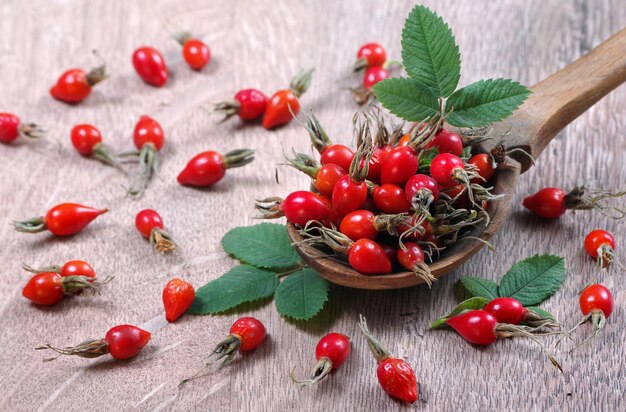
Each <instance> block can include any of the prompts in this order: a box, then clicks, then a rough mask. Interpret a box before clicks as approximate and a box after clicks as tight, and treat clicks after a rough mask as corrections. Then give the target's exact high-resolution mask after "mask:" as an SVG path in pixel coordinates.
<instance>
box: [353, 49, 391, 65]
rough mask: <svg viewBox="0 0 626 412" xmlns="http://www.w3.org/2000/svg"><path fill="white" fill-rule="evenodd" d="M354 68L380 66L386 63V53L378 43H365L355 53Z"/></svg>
mask: <svg viewBox="0 0 626 412" xmlns="http://www.w3.org/2000/svg"><path fill="white" fill-rule="evenodd" d="M356 58H357V66H358V67H356V68H365V67H376V66H382V65H383V64H385V62H386V61H387V51H386V50H385V48H384V47H383V46H381V45H380V44H378V43H367V44H364V45H363V46H361V48H360V49H359V51H358V52H357V53H356Z"/></svg>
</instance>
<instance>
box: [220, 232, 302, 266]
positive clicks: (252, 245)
mask: <svg viewBox="0 0 626 412" xmlns="http://www.w3.org/2000/svg"><path fill="white" fill-rule="evenodd" d="M222 247H224V250H225V251H226V252H227V253H228V254H230V255H232V256H234V257H235V258H237V259H239V260H241V261H242V262H244V263H247V264H249V265H253V266H257V267H261V268H266V269H287V268H291V267H294V266H296V265H298V264H299V263H300V258H299V257H298V254H297V253H296V251H295V250H294V249H293V247H291V240H290V239H289V236H288V235H287V228H286V227H285V226H284V225H279V224H275V223H260V224H258V225H254V226H245V227H236V228H234V229H232V230H231V231H229V232H228V233H226V234H225V235H224V237H223V238H222Z"/></svg>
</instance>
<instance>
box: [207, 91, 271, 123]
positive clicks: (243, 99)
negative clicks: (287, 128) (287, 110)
mask: <svg viewBox="0 0 626 412" xmlns="http://www.w3.org/2000/svg"><path fill="white" fill-rule="evenodd" d="M266 107H267V96H266V95H265V94H263V92H261V91H259V90H257V89H243V90H240V91H238V92H237V94H235V97H234V98H233V100H226V101H224V102H221V103H218V104H217V105H216V106H215V111H216V112H218V113H221V114H223V115H224V119H223V120H222V121H226V120H228V119H229V118H231V117H232V116H235V115H237V116H239V118H240V119H241V120H244V121H251V120H256V119H258V118H259V117H261V116H263V114H264V113H265V108H266Z"/></svg>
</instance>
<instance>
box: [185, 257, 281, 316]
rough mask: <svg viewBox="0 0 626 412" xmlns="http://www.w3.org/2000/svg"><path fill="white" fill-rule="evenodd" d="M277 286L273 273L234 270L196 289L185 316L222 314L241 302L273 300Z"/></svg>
mask: <svg viewBox="0 0 626 412" xmlns="http://www.w3.org/2000/svg"><path fill="white" fill-rule="evenodd" d="M278 284H279V281H278V276H276V274H275V273H273V272H270V271H268V270H263V269H259V268H255V267H254V266H250V265H241V266H236V267H234V268H232V269H231V270H229V271H228V272H226V273H224V274H223V275H222V276H221V277H219V278H217V279H215V280H213V281H211V282H209V283H207V284H206V285H204V286H202V287H200V288H198V290H196V298H195V299H194V301H193V304H192V305H191V308H189V310H188V311H187V312H188V313H191V314H194V315H208V314H214V313H220V312H224V311H226V310H228V309H231V308H234V307H235V306H237V305H240V304H242V303H244V302H252V301H255V300H258V299H263V298H267V297H270V296H272V294H273V293H274V291H275V290H276V288H277V287H278Z"/></svg>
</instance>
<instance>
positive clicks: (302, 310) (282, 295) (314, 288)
mask: <svg viewBox="0 0 626 412" xmlns="http://www.w3.org/2000/svg"><path fill="white" fill-rule="evenodd" d="M274 300H275V303H276V309H277V310H278V313H280V314H281V315H283V316H287V317H290V318H293V319H298V320H307V319H310V318H312V317H313V316H315V315H316V314H317V313H318V312H319V311H320V310H322V308H323V307H324V304H325V303H326V301H327V300H328V282H327V281H326V279H324V278H323V277H321V276H320V275H318V274H317V273H316V272H315V271H314V270H313V269H310V268H304V269H302V270H299V271H297V272H295V273H294V274H292V275H289V276H287V277H286V278H285V280H283V281H282V282H281V284H280V285H279V286H278V288H277V289H276V294H275V295H274Z"/></svg>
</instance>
